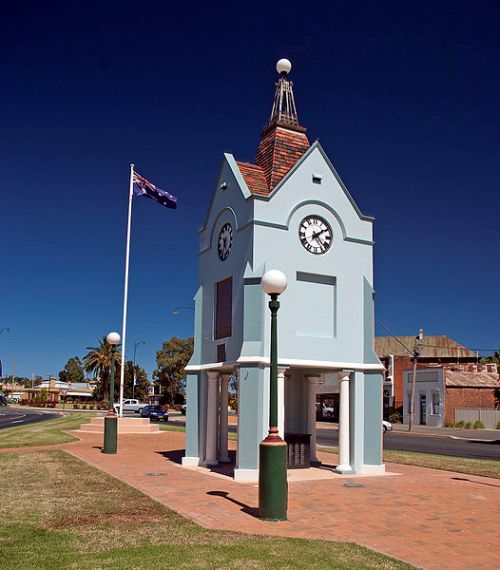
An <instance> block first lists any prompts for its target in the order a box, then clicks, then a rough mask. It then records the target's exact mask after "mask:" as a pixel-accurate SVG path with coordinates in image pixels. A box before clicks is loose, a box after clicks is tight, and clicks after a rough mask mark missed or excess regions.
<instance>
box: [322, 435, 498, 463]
mask: <svg viewBox="0 0 500 570" xmlns="http://www.w3.org/2000/svg"><path fill="white" fill-rule="evenodd" d="M480 439H482V438H481V434H480V433H478V434H477V436H475V440H470V439H467V438H464V439H452V438H450V437H448V436H446V435H442V436H441V435H439V436H436V435H417V434H407V433H404V432H394V431H393V432H387V433H385V434H384V449H390V450H394V451H416V452H420V453H435V454H438V455H452V456H454V457H469V458H472V459H496V460H500V436H499V439H496V440H493V441H477V440H480ZM484 439H486V438H484ZM487 439H488V440H490V439H491V438H487ZM317 440H318V444H319V445H325V446H337V445H338V431H337V430H336V429H332V428H326V429H318V431H317Z"/></svg>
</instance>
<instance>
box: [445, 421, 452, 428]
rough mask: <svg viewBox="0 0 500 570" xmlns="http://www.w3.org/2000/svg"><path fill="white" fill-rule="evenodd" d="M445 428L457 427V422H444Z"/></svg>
mask: <svg viewBox="0 0 500 570" xmlns="http://www.w3.org/2000/svg"><path fill="white" fill-rule="evenodd" d="M444 427H455V422H452V421H451V420H446V421H445V422H444Z"/></svg>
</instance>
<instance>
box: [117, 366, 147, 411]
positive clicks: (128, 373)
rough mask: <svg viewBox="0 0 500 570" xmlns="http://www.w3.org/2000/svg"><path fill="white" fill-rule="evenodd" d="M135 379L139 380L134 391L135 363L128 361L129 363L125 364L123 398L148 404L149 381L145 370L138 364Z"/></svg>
mask: <svg viewBox="0 0 500 570" xmlns="http://www.w3.org/2000/svg"><path fill="white" fill-rule="evenodd" d="M135 378H136V379H137V384H136V386H135V387H134V389H132V386H133V382H134V363H133V362H132V361H131V360H127V362H125V378H124V381H123V383H124V386H123V397H124V398H132V397H134V398H137V399H138V400H140V401H141V402H146V401H147V398H148V388H149V380H148V376H147V374H146V371H145V370H144V368H141V367H140V366H138V365H137V364H136V365H135ZM118 397H119V394H118Z"/></svg>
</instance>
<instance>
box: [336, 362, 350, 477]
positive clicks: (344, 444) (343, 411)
mask: <svg viewBox="0 0 500 570" xmlns="http://www.w3.org/2000/svg"><path fill="white" fill-rule="evenodd" d="M349 380H350V376H349V373H348V372H343V373H341V376H340V410H339V463H338V465H337V468H336V469H335V471H337V473H349V472H351V471H352V468H351V459H350V451H349V446H350V441H349Z"/></svg>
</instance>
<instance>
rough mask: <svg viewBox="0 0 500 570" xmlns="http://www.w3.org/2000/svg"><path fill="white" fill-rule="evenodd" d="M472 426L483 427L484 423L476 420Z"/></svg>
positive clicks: (475, 427)
mask: <svg viewBox="0 0 500 570" xmlns="http://www.w3.org/2000/svg"><path fill="white" fill-rule="evenodd" d="M473 427H474V429H484V424H483V422H482V421H480V420H476V421H475V422H474V426H473Z"/></svg>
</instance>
